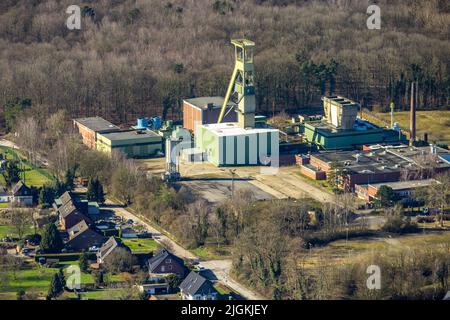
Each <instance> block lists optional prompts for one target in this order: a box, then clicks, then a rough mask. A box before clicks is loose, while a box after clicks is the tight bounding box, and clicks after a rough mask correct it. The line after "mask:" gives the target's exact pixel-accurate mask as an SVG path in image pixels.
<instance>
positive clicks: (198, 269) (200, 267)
mask: <svg viewBox="0 0 450 320" xmlns="http://www.w3.org/2000/svg"><path fill="white" fill-rule="evenodd" d="M195 269H196V270H197V271H199V272H201V271H205V270H206V268H205V267H204V266H202V265H201V264H200V263H199V264H197V265H196V266H195Z"/></svg>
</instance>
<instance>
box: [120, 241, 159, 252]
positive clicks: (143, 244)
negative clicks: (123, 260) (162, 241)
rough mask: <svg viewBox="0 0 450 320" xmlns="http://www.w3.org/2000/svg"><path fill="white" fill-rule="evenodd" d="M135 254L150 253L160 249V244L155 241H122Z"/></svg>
mask: <svg viewBox="0 0 450 320" xmlns="http://www.w3.org/2000/svg"><path fill="white" fill-rule="evenodd" d="M122 241H123V243H124V244H125V245H126V246H128V247H129V248H130V249H131V251H132V252H133V253H148V252H152V251H153V252H154V251H156V250H158V249H159V244H158V243H157V242H156V241H155V240H153V239H122Z"/></svg>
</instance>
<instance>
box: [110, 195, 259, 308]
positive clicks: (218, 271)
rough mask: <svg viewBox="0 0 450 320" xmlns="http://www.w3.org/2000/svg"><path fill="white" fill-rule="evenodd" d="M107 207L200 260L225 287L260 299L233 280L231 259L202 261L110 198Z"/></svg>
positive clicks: (178, 252)
mask: <svg viewBox="0 0 450 320" xmlns="http://www.w3.org/2000/svg"><path fill="white" fill-rule="evenodd" d="M105 204H106V205H107V209H108V210H112V211H114V213H115V214H116V215H118V216H121V217H123V218H124V219H127V220H128V219H132V220H133V221H135V222H137V223H139V224H141V225H143V226H144V227H145V228H146V229H147V231H148V232H151V233H152V234H153V236H154V239H155V240H156V241H157V242H158V243H160V244H165V245H166V244H169V246H170V250H171V251H172V252H173V253H174V254H175V255H177V256H179V257H181V258H183V259H185V260H195V261H200V263H201V265H202V266H204V267H205V268H206V269H209V270H210V271H211V272H212V273H213V274H214V276H215V278H216V279H217V281H220V282H221V283H223V284H225V285H226V286H227V287H229V288H231V289H233V290H234V291H236V292H237V293H238V294H239V295H241V296H242V297H244V298H245V299H248V300H261V299H263V297H261V296H259V295H258V294H256V293H255V292H253V291H251V290H249V289H248V288H246V287H245V286H243V285H241V284H240V283H238V282H237V281H235V280H233V279H232V278H231V277H230V271H231V263H232V262H231V260H229V259H226V260H208V261H202V260H200V259H199V258H198V257H196V256H195V255H194V254H192V253H191V252H190V251H188V250H186V249H185V248H183V247H182V246H180V245H179V244H178V243H176V242H175V241H173V240H172V239H170V238H169V237H167V236H166V235H164V234H162V233H161V232H160V231H159V230H157V229H156V228H155V227H153V226H152V225H151V224H149V223H148V222H146V221H144V220H143V219H141V218H140V217H138V216H136V215H135V214H133V213H131V212H130V211H128V210H126V209H125V208H123V207H121V206H119V205H117V204H115V203H114V202H112V201H111V200H106V203H105Z"/></svg>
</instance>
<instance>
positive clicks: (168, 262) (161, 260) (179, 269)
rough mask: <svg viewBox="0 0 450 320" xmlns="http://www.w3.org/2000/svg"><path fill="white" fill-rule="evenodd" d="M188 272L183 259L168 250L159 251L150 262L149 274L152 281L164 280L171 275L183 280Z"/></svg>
mask: <svg viewBox="0 0 450 320" xmlns="http://www.w3.org/2000/svg"><path fill="white" fill-rule="evenodd" d="M187 271H188V270H187V268H186V267H185V265H184V261H183V259H181V258H179V257H177V256H176V255H174V254H172V253H170V252H169V251H167V250H166V249H163V250H161V251H159V252H158V253H157V254H156V255H154V256H153V257H152V258H150V259H149V260H148V272H149V274H150V278H151V279H152V280H158V279H163V278H165V277H166V276H168V275H171V274H175V275H177V276H178V277H179V278H181V279H183V278H184V277H185V276H186V274H187Z"/></svg>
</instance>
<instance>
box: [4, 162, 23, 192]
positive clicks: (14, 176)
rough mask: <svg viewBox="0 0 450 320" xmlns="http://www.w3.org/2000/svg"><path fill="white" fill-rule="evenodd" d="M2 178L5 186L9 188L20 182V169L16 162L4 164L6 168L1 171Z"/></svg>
mask: <svg viewBox="0 0 450 320" xmlns="http://www.w3.org/2000/svg"><path fill="white" fill-rule="evenodd" d="M2 175H3V178H4V179H5V182H6V185H7V186H11V185H12V184H14V183H17V182H19V180H20V168H19V164H18V162H17V161H9V162H8V163H7V164H6V168H5V169H4V170H3V171H2Z"/></svg>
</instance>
